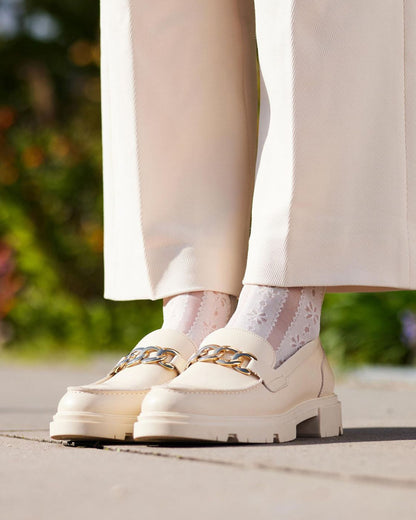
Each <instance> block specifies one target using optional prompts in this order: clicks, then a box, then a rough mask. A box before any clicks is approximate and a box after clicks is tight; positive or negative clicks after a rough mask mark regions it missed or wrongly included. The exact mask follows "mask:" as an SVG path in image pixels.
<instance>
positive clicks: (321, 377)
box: [142, 328, 334, 416]
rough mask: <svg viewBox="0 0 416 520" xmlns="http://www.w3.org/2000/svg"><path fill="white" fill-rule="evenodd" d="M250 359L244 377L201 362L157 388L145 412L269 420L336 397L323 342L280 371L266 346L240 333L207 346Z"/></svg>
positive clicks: (218, 335) (225, 332)
mask: <svg viewBox="0 0 416 520" xmlns="http://www.w3.org/2000/svg"><path fill="white" fill-rule="evenodd" d="M207 345H218V346H228V347H231V348H234V349H236V350H240V351H243V352H245V353H250V354H252V355H253V356H255V357H256V358H257V359H256V360H251V361H250V362H249V363H248V364H247V366H246V368H249V369H250V370H251V371H252V372H253V374H251V375H245V374H241V373H239V372H237V371H236V370H234V369H233V368H231V367H227V366H223V365H219V364H216V363H210V362H202V361H197V362H195V363H194V364H192V365H191V366H190V367H189V368H188V369H187V370H185V371H184V372H183V373H182V374H181V375H179V376H178V377H176V378H175V379H174V380H172V381H171V382H168V383H166V384H164V385H161V386H159V387H155V388H153V389H152V390H151V391H150V392H149V394H148V395H147V396H146V398H145V399H144V402H143V405H142V410H143V411H144V412H155V411H156V412H158V411H159V412H178V413H193V414H209V415H217V416H218V415H233V416H235V415H250V416H252V415H267V414H278V413H282V412H284V411H286V410H288V409H290V408H292V407H293V406H296V405H297V404H298V403H301V402H303V401H305V400H308V399H313V398H316V397H322V396H324V395H332V394H333V389H334V377H333V374H332V371H331V369H330V367H329V364H328V362H327V360H326V356H325V354H324V351H323V349H322V346H321V344H320V340H319V338H318V339H316V340H313V341H311V342H309V343H307V344H306V345H304V346H303V347H302V348H301V349H299V350H298V351H297V352H296V353H295V354H293V355H292V356H291V357H290V358H289V359H288V360H286V361H285V362H284V363H283V364H282V365H281V366H279V367H278V368H274V363H275V352H274V350H273V347H272V346H271V345H270V343H269V342H268V341H266V340H265V339H263V338H261V337H260V336H257V335H256V334H253V333H251V332H248V331H244V330H240V329H231V328H230V329H228V328H224V329H219V330H217V331H215V332H213V333H212V334H210V335H209V336H208V337H207V338H205V340H204V341H203V343H202V345H201V347H203V346H207Z"/></svg>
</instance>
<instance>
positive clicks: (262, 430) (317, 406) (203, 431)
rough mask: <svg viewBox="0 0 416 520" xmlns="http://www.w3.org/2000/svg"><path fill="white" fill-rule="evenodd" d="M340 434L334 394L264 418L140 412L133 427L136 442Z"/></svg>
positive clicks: (288, 438)
mask: <svg viewBox="0 0 416 520" xmlns="http://www.w3.org/2000/svg"><path fill="white" fill-rule="evenodd" d="M342 433H343V431H342V418H341V403H340V402H339V401H338V398H337V396H336V395H332V396H328V397H320V398H317V399H311V400H310V401H305V402H303V403H301V404H299V405H298V406H296V407H295V408H292V409H291V410H289V411H288V412H285V413H283V414H280V415H274V416H268V417H267V416H266V417H265V416H259V417H223V416H204V415H185V414H179V413H171V412H149V413H143V412H142V413H141V414H140V415H139V417H138V419H137V422H136V424H135V425H134V439H135V440H137V441H164V440H175V439H176V440H178V441H179V440H185V439H187V440H200V441H214V442H215V441H216V442H244V443H272V442H288V441H292V440H294V439H296V437H335V436H338V435H342Z"/></svg>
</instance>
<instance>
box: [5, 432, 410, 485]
mask: <svg viewBox="0 0 416 520" xmlns="http://www.w3.org/2000/svg"><path fill="white" fill-rule="evenodd" d="M19 431H22V430H19ZM30 431H34V430H30ZM39 431H46V430H39ZM0 437H4V438H11V439H19V440H24V441H29V442H38V443H39V442H40V443H47V444H54V445H57V446H61V447H62V448H65V449H69V448H68V447H66V446H64V445H63V444H62V442H61V441H56V440H53V439H29V438H27V437H24V436H22V435H13V434H9V433H5V432H0ZM86 447H87V448H90V449H91V448H93V449H97V448H96V447H91V446H86ZM100 449H103V450H105V451H111V452H114V453H126V454H133V455H146V456H151V457H164V458H168V459H175V460H184V461H189V462H199V463H201V462H205V463H207V464H214V465H223V466H229V467H234V468H237V469H257V470H262V471H269V472H273V473H291V474H295V475H299V476H308V477H318V478H321V479H325V480H328V479H330V480H333V479H337V480H339V481H348V482H354V483H356V482H361V483H366V484H378V485H381V486H387V487H392V486H393V487H399V488H407V489H416V481H415V480H410V479H389V478H386V477H377V476H373V475H357V474H342V473H337V472H332V471H318V470H313V469H307V468H303V469H301V468H292V467H290V466H273V467H270V466H267V465H266V464H262V463H258V464H243V463H239V462H234V461H224V460H220V459H211V460H208V459H205V458H200V457H192V456H185V455H179V454H177V455H175V454H172V453H161V452H149V451H144V450H140V449H134V450H132V449H129V448H124V447H120V446H114V447H113V446H108V445H107V446H106V445H103V446H102V447H101V448H100Z"/></svg>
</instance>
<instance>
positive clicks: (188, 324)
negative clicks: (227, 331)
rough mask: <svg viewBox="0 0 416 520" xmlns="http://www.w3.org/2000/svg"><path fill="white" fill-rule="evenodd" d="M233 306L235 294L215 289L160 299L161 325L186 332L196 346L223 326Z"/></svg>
mask: <svg viewBox="0 0 416 520" xmlns="http://www.w3.org/2000/svg"><path fill="white" fill-rule="evenodd" d="M234 307H235V297H234V296H230V295H229V294H225V293H221V292H215V291H195V292H189V293H182V294H177V295H175V296H172V297H170V298H165V299H164V300H163V326H162V328H165V329H174V330H178V331H180V332H182V333H184V334H186V335H187V336H188V337H189V338H190V339H191V340H192V341H193V342H194V343H195V344H196V345H199V344H200V343H201V341H202V340H203V339H204V338H205V336H207V335H208V334H210V333H211V332H213V331H214V330H217V329H219V328H221V327H224V326H225V325H226V323H227V322H228V320H229V319H230V317H231V314H232V312H233V310H234Z"/></svg>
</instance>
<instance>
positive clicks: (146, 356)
mask: <svg viewBox="0 0 416 520" xmlns="http://www.w3.org/2000/svg"><path fill="white" fill-rule="evenodd" d="M178 355H179V352H177V351H176V350H175V349H173V348H162V347H156V346H151V347H135V348H134V349H133V350H132V351H131V352H130V354H127V356H124V357H122V358H121V359H120V361H119V362H118V363H117V364H116V366H115V367H114V368H113V369H112V371H111V372H110V373H109V374H108V375H109V376H114V375H115V374H117V373H118V372H120V371H121V370H123V369H124V368H128V367H133V366H135V365H140V364H142V363H144V364H158V365H160V366H161V367H163V368H166V369H167V370H176V367H175V365H173V364H172V363H171V361H172V360H173V358H174V357H175V356H178Z"/></svg>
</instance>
